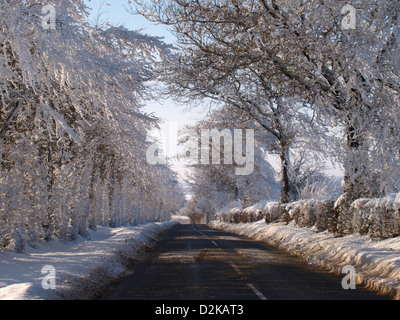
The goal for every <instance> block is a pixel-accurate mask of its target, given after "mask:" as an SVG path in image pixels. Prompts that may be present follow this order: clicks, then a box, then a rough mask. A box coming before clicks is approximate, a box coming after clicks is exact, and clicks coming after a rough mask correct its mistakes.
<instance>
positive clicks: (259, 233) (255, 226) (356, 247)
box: [209, 221, 400, 300]
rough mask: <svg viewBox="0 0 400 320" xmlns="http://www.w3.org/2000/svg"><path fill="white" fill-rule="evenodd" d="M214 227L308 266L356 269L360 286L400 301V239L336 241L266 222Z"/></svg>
mask: <svg viewBox="0 0 400 320" xmlns="http://www.w3.org/2000/svg"><path fill="white" fill-rule="evenodd" d="M209 226H210V227H212V228H215V229H220V230H224V231H227V232H232V233H235V234H240V235H245V236H248V237H250V238H252V239H254V240H257V241H262V242H265V243H267V244H269V245H272V246H274V247H277V248H280V249H283V250H285V251H287V252H288V253H290V254H295V255H298V256H300V257H302V258H304V259H305V260H306V261H307V262H308V263H311V264H313V265H316V266H318V267H321V268H323V269H326V270H329V271H331V272H334V273H337V274H338V273H341V270H342V268H343V267H344V266H346V265H351V266H353V267H355V269H356V272H357V283H358V284H364V285H366V287H368V288H369V289H371V290H373V291H377V292H379V293H381V294H390V295H392V296H394V298H395V299H397V300H400V237H397V238H392V239H387V240H383V241H373V240H371V239H370V238H369V237H368V236H357V235H349V236H346V237H342V238H337V237H334V236H333V235H330V234H329V233H327V232H322V233H316V232H315V231H314V230H313V228H298V227H294V226H292V225H284V224H282V223H273V224H265V222H263V221H259V222H255V223H244V224H230V223H225V222H217V221H212V222H210V224H209Z"/></svg>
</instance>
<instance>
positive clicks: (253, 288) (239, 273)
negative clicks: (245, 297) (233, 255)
mask: <svg viewBox="0 0 400 320" xmlns="http://www.w3.org/2000/svg"><path fill="white" fill-rule="evenodd" d="M192 228H193V230H194V231H196V232H197V233H199V234H201V235H202V236H203V237H206V238H210V237H209V236H207V235H205V234H204V233H203V232H201V231H199V230H197V229H196V228H195V227H194V226H193V225H192ZM211 243H212V244H213V245H214V246H216V247H218V244H217V243H216V242H215V241H213V240H212V241H211ZM229 262H230V265H231V266H232V268H233V269H235V271H236V273H237V274H238V275H239V276H241V277H242V278H243V280H246V279H247V278H246V276H245V275H244V274H243V272H242V271H241V270H240V269H239V267H238V266H237V265H236V264H234V263H233V262H232V261H229ZM247 286H248V287H249V288H250V289H251V290H252V291H253V292H254V293H255V294H256V295H257V297H258V298H259V299H260V300H268V299H267V298H266V297H265V296H264V295H263V294H262V293H261V291H260V290H258V289H257V288H256V287H255V286H254V284H252V283H247Z"/></svg>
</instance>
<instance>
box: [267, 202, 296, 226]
mask: <svg viewBox="0 0 400 320" xmlns="http://www.w3.org/2000/svg"><path fill="white" fill-rule="evenodd" d="M264 214H265V222H266V223H275V222H285V223H288V222H289V221H290V215H289V212H288V210H287V205H286V204H281V203H279V202H271V203H267V204H266V205H265V207H264Z"/></svg>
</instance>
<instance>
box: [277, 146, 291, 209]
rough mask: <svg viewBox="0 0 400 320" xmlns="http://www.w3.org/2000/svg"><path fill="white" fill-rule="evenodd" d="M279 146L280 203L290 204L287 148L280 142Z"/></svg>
mask: <svg viewBox="0 0 400 320" xmlns="http://www.w3.org/2000/svg"><path fill="white" fill-rule="evenodd" d="M279 145H280V158H281V183H282V196H281V203H289V202H290V194H289V193H290V181H289V148H288V144H287V143H286V142H285V141H283V140H281V141H280V142H279Z"/></svg>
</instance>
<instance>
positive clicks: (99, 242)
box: [0, 221, 177, 300]
mask: <svg viewBox="0 0 400 320" xmlns="http://www.w3.org/2000/svg"><path fill="white" fill-rule="evenodd" d="M176 224H177V222H172V221H171V222H165V223H151V224H147V225H142V226H135V227H121V228H114V229H113V228H104V227H99V228H98V230H97V231H95V232H92V233H91V239H92V240H86V239H83V238H79V239H78V240H76V241H74V242H72V243H67V244H65V243H62V242H61V241H58V240H57V241H52V242H50V243H41V244H38V245H37V247H36V248H29V249H28V250H27V252H26V253H24V254H18V253H13V252H5V253H3V254H1V255H0V300H35V299H40V300H53V299H54V300H55V299H93V298H95V297H96V296H98V295H99V294H101V293H102V292H103V291H104V290H105V289H106V288H107V287H108V286H109V285H110V284H111V283H112V282H113V281H115V280H117V279H118V278H120V277H121V276H123V275H124V273H125V272H126V270H127V269H128V268H129V267H130V266H131V265H132V264H133V263H134V262H135V261H136V260H139V259H140V258H141V257H142V256H143V254H144V253H145V252H146V251H148V249H149V248H150V245H151V243H152V242H154V240H155V239H156V238H157V237H158V236H159V234H160V233H161V232H163V231H166V230H168V229H169V228H172V227H173V226H174V225H176ZM48 265H50V266H52V267H54V270H55V278H54V279H55V281H56V286H55V289H54V290H53V289H48V290H45V289H43V287H42V281H43V280H44V279H45V277H46V276H49V275H50V274H49V273H44V274H42V268H43V267H44V266H48ZM45 280H47V278H46V279H45ZM48 283H50V280H49V282H48Z"/></svg>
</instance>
